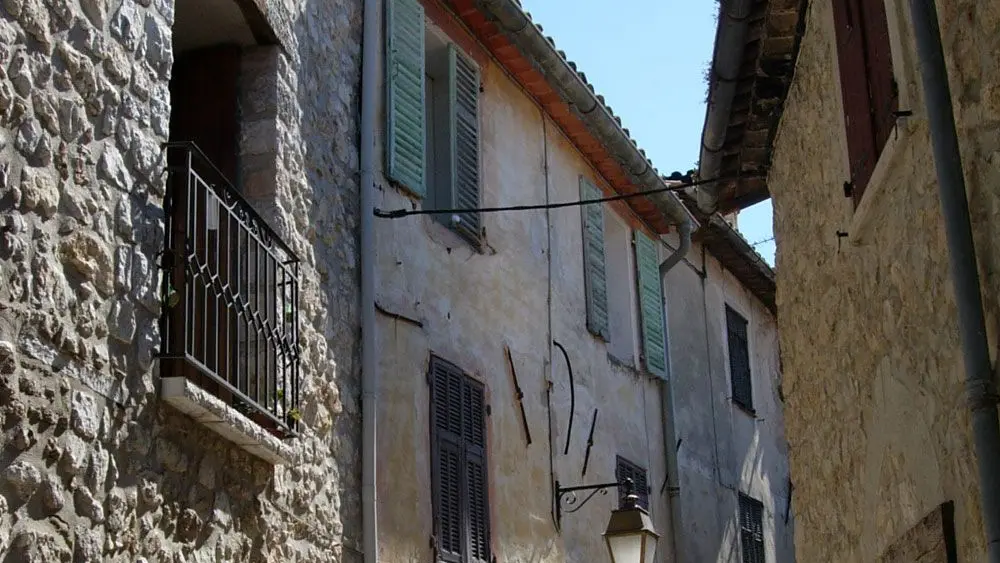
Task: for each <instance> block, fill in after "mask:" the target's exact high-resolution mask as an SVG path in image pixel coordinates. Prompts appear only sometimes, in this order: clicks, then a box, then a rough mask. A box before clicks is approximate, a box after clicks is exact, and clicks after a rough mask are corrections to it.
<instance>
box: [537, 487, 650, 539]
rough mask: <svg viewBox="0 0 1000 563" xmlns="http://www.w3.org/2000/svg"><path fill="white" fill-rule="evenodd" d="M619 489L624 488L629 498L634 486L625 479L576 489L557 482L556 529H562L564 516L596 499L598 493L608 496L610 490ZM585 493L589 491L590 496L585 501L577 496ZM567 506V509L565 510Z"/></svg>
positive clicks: (584, 498)
mask: <svg viewBox="0 0 1000 563" xmlns="http://www.w3.org/2000/svg"><path fill="white" fill-rule="evenodd" d="M612 488H614V489H619V488H624V490H625V496H626V497H628V496H629V495H631V494H632V491H633V488H634V484H633V483H632V480H631V479H624V480H622V481H616V482H613V483H599V484H596V485H577V486H574V487H563V486H561V485H560V484H559V481H556V482H555V497H556V498H555V501H556V506H555V511H556V528H557V529H560V528H561V527H562V515H563V513H565V514H572V513H574V512H576V511H578V510H580V509H581V508H583V505H585V504H587V502H588V501H589V500H590V499H592V498H594V497H595V496H596V495H597V494H598V493H600V494H602V495H606V494H608V489H612ZM584 491H589V492H590V494H588V495H587V496H585V497H583V500H580V498H579V497H578V496H577V493H582V492H584ZM564 504H565V506H566V508H565V509H564V508H563V505H564Z"/></svg>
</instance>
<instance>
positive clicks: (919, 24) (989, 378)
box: [910, 0, 1000, 563]
mask: <svg viewBox="0 0 1000 563" xmlns="http://www.w3.org/2000/svg"><path fill="white" fill-rule="evenodd" d="M910 11H911V14H912V18H913V28H914V35H915V37H916V41H917V56H918V58H919V60H920V77H921V80H922V82H923V87H924V98H925V99H924V105H925V106H926V109H927V121H928V123H929V125H930V132H931V144H932V146H933V149H934V167H935V169H936V170H937V179H938V187H939V193H940V196H941V210H942V214H943V215H944V227H945V234H946V235H947V239H948V258H949V261H950V262H951V277H952V284H953V286H954V291H955V302H956V304H957V305H958V328H959V333H960V334H961V337H962V352H963V355H964V356H965V371H966V379H965V389H966V398H967V400H968V403H969V409H970V410H971V411H972V431H973V438H974V441H975V445H976V459H977V461H978V463H979V487H980V495H981V504H982V511H983V522H984V525H985V527H986V530H985V531H986V543H987V550H988V553H989V561H990V562H991V563H1000V478H998V476H1000V421H998V418H997V388H996V385H995V384H994V382H993V374H992V370H991V368H990V354H989V348H988V344H987V341H986V322H985V321H984V319H983V302H982V296H981V295H980V287H979V271H978V270H977V267H976V248H975V244H974V243H973V239H972V224H971V221H970V218H969V202H968V200H967V199H966V192H965V178H964V177H963V176H962V157H961V154H960V152H959V148H958V134H957V133H956V131H955V115H954V113H953V110H952V106H951V91H950V90H949V88H948V70H947V68H946V67H945V61H944V51H943V47H942V45H941V30H940V28H939V26H938V18H937V10H936V8H935V2H934V1H933V0H910Z"/></svg>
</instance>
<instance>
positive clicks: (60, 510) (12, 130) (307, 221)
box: [0, 0, 361, 561]
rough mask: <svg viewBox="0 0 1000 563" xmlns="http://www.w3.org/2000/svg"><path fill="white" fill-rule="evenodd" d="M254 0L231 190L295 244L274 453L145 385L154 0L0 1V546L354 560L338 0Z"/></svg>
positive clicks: (154, 155) (151, 338) (348, 242)
mask: <svg viewBox="0 0 1000 563" xmlns="http://www.w3.org/2000/svg"><path fill="white" fill-rule="evenodd" d="M199 1H200V0H199ZM227 1H231V0H227ZM180 4H184V2H180ZM244 4H245V2H244ZM266 4H267V9H266V10H264V12H263V13H264V15H265V16H266V20H267V21H268V23H269V25H271V26H272V27H273V29H274V32H275V35H276V36H277V37H278V38H279V40H280V43H281V48H280V49H278V50H276V51H274V53H275V54H274V57H273V59H274V64H272V65H270V66H269V67H268V68H271V69H272V70H273V74H272V75H271V76H268V77H265V78H266V80H263V81H262V82H263V83H264V86H263V87H264V88H270V92H271V98H273V100H274V103H273V117H274V119H273V121H274V123H275V124H276V125H275V127H274V129H273V130H272V132H271V134H270V136H268V137H267V138H266V139H260V138H259V137H258V138H255V139H243V140H241V147H247V146H250V145H252V144H253V143H252V142H251V141H260V140H264V141H266V142H267V143H270V144H271V147H272V149H273V153H274V155H275V158H273V160H272V162H271V163H270V164H269V165H268V167H266V170H269V171H270V172H269V173H270V176H269V177H268V178H267V179H266V180H267V181H265V182H264V183H265V184H267V185H269V186H270V189H268V190H258V192H259V193H255V194H253V195H254V196H255V197H254V199H253V202H254V203H255V205H257V207H258V209H259V210H260V212H261V213H262V214H263V215H264V217H266V218H267V219H268V220H269V221H270V223H271V224H272V225H273V226H274V227H275V228H276V230H277V231H278V232H279V233H280V234H281V235H282V237H283V238H284V240H285V241H286V242H288V243H289V244H290V246H291V247H292V248H293V250H294V251H295V252H296V253H297V254H298V255H299V257H300V258H301V259H302V261H303V263H302V267H301V270H300V283H301V290H300V318H299V319H298V324H299V328H300V331H301V336H300V343H301V347H302V365H301V370H302V377H303V388H302V397H303V402H302V405H301V411H302V421H301V428H302V433H301V435H300V436H299V437H297V438H294V439H291V441H290V443H291V445H292V446H293V448H294V450H295V452H296V456H297V461H296V462H295V463H293V464H290V465H285V466H278V467H274V466H271V465H269V464H267V463H266V462H264V461H262V460H259V459H257V458H255V457H253V456H251V455H250V454H248V453H247V452H245V451H244V450H242V449H240V448H239V447H237V446H235V445H233V444H231V443H230V442H227V441H226V440H225V439H223V438H221V437H220V436H219V435H217V434H215V433H214V432H212V431H210V430H207V429H205V428H204V427H202V426H200V425H199V424H198V423H196V422H195V421H193V420H192V419H190V418H189V417H188V416H187V415H185V414H183V413H180V412H179V411H176V410H174V409H172V408H171V407H170V406H168V405H166V404H165V403H163V401H162V400H160V399H159V397H158V393H159V381H158V380H159V374H158V369H159V368H158V361H157V360H156V359H155V356H156V353H157V348H158V346H159V339H160V336H159V331H158V327H157V320H158V317H159V315H160V309H161V304H160V295H159V292H160V291H159V283H160V271H159V269H158V255H159V252H160V250H161V248H162V244H163V238H164V213H163V209H162V201H163V196H164V192H165V189H166V185H167V184H166V180H165V174H164V167H165V159H164V155H163V151H162V150H161V144H162V143H163V142H165V141H166V140H167V139H168V136H169V131H168V129H169V126H170V111H171V101H170V92H169V78H170V75H171V65H172V61H173V52H172V40H171V38H172V29H171V26H172V25H173V22H174V18H175V5H174V1H173V0H0V429H2V432H3V438H2V451H0V558H3V559H4V560H5V561H6V560H14V561H296V560H298V561H341V560H345V561H355V560H360V556H359V555H358V551H357V550H358V549H359V545H358V544H359V542H360V523H359V516H360V486H359V476H360V472H359V455H358V451H359V440H360V428H359V424H358V421H359V420H360V416H359V391H360V383H359V374H358V368H357V363H358V362H357V350H356V347H357V336H358V334H357V332H358V331H357V328H356V327H357V326H358V323H357V309H358V307H357V291H356V288H357V271H356V262H357V255H358V251H357V243H356V228H357V211H358V210H357V203H356V202H357V179H356V177H355V175H354V171H355V170H356V169H357V154H356V153H357V133H358V132H357V121H358V104H359V101H358V96H357V92H358V86H359V75H360V40H361V32H360V31H361V7H360V0H326V1H322V2H321V1H318V0H281V1H277V0H275V1H271V2H267V3H266ZM252 59H253V57H250V58H249V60H252ZM251 66H252V65H251ZM248 72H249V71H248ZM244 134H245V135H246V134H247V131H246V130H244ZM256 180H257V181H258V182H260V181H261V179H260V177H259V176H258V177H257V178H256ZM8 558H9V559H8Z"/></svg>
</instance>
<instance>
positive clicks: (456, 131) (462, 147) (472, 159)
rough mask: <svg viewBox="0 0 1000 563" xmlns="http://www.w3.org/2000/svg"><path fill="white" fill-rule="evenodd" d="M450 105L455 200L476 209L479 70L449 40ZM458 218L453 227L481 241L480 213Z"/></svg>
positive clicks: (457, 204)
mask: <svg viewBox="0 0 1000 563" xmlns="http://www.w3.org/2000/svg"><path fill="white" fill-rule="evenodd" d="M448 108H449V113H450V115H449V118H450V119H449V123H448V127H449V135H448V137H449V139H450V140H451V156H452V158H451V186H452V203H453V204H454V207H455V208H456V209H476V208H478V207H479V70H478V69H477V68H476V65H475V64H473V63H472V61H470V60H469V59H468V58H467V57H465V56H464V55H462V54H461V53H459V52H458V49H456V48H455V46H454V45H450V44H449V45H448ZM458 218H459V221H458V223H457V224H454V225H452V226H453V228H454V229H455V230H456V231H458V232H459V234H461V235H462V236H464V237H465V238H466V239H469V240H470V241H472V242H475V243H478V241H479V237H480V233H481V222H480V216H479V213H475V212H468V213H459V214H458Z"/></svg>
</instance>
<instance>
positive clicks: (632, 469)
mask: <svg viewBox="0 0 1000 563" xmlns="http://www.w3.org/2000/svg"><path fill="white" fill-rule="evenodd" d="M625 479H631V480H632V483H633V484H634V485H635V489H634V491H633V492H635V494H636V496H637V497H639V502H638V503H637V504H638V505H639V506H641V507H642V508H645V509H646V510H649V484H648V483H647V481H646V470H645V469H643V468H642V467H640V466H639V465H637V464H635V463H632V462H631V461H629V460H627V459H625V458H623V457H622V456H618V458H617V463H616V464H615V481H618V482H619V483H621V482H622V481H623V480H625ZM624 504H625V489H624V488H620V489H618V506H619V507H621V506H624Z"/></svg>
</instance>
